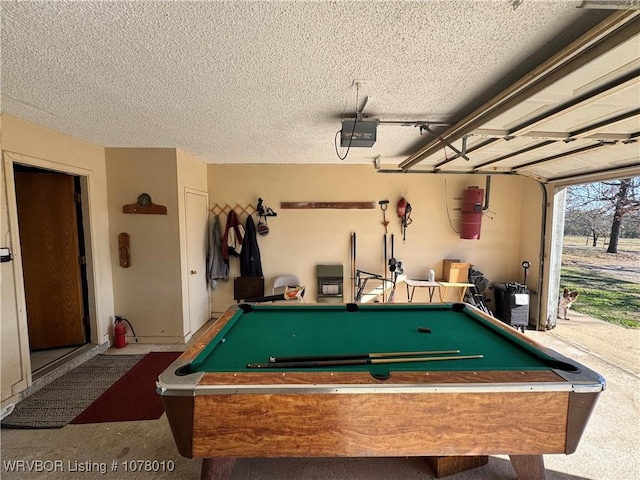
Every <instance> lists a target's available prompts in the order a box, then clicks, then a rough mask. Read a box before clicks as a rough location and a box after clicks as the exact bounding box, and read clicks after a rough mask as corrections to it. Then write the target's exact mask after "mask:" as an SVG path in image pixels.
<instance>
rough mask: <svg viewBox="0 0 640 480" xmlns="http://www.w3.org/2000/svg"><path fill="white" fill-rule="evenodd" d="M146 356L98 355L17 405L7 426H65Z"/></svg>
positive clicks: (3, 422)
mask: <svg viewBox="0 0 640 480" xmlns="http://www.w3.org/2000/svg"><path fill="white" fill-rule="evenodd" d="M143 357H144V355H96V356H95V357H93V358H92V359H90V360H87V361H86V362H85V363H83V364H82V365H80V366H78V367H76V368H74V369H73V370H71V371H70V372H68V373H66V374H65V375H63V376H62V377H60V378H58V379H57V380H55V381H53V382H52V383H50V384H49V385H47V386H46V387H44V388H42V389H41V390H38V391H37V392H36V393H34V394H33V395H31V396H29V397H27V398H25V399H24V400H22V401H21V402H20V403H18V404H17V405H16V408H15V410H14V411H13V413H12V414H11V415H9V416H8V417H6V418H5V419H4V420H2V427H3V428H61V427H64V426H65V425H67V424H68V423H69V422H71V421H72V420H73V419H74V418H75V417H76V416H77V415H78V414H80V413H81V412H82V411H83V410H84V409H85V408H87V407H88V406H89V405H91V403H92V402H93V401H94V400H95V399H97V398H98V397H99V396H100V395H102V393H104V392H105V391H106V390H107V389H108V388H109V387H110V386H111V385H113V383H114V382H116V381H117V380H118V379H119V378H120V377H122V376H123V375H124V374H125V373H126V372H127V371H128V370H129V369H131V368H132V367H133V366H134V365H135V364H136V363H138V362H139V361H140V360H142V358H143Z"/></svg>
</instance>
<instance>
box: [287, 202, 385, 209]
mask: <svg viewBox="0 0 640 480" xmlns="http://www.w3.org/2000/svg"><path fill="white" fill-rule="evenodd" d="M280 208H283V209H285V210H296V209H316V208H326V209H335V210H356V209H358V210H370V209H374V208H376V202H280Z"/></svg>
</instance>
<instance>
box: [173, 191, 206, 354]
mask: <svg viewBox="0 0 640 480" xmlns="http://www.w3.org/2000/svg"><path fill="white" fill-rule="evenodd" d="M187 194H193V195H199V196H201V197H204V198H205V200H206V204H207V210H209V192H207V191H204V190H199V189H197V188H192V187H184V191H183V193H182V203H183V210H182V213H183V215H182V217H183V218H184V222H181V223H182V225H181V229H182V232H181V235H180V238H181V242H180V243H181V245H180V250H181V257H182V258H181V260H180V264H181V265H182V275H181V278H182V285H183V288H182V311H183V321H182V328H183V335H184V337H185V338H184V341H185V342H188V341H189V339H190V338H191V336H192V335H193V334H194V333H195V332H193V331H191V312H190V308H191V305H190V303H189V274H188V272H187V270H188V265H187V264H188V262H187V260H188V258H189V255H188V252H187V235H189V232H187ZM208 227H209V225H208V224H207V228H208ZM207 301H208V303H209V311H211V291H210V290H209V289H208V288H207Z"/></svg>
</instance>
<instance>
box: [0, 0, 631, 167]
mask: <svg viewBox="0 0 640 480" xmlns="http://www.w3.org/2000/svg"><path fill="white" fill-rule="evenodd" d="M516 3H518V2H512V1H507V0H487V1H452V0H446V1H445V0H442V1H438V0H435V1H419V2H414V1H372V0H368V1H363V2H357V1H260V2H259V1H207V2H177V1H176V2H159V1H154V2H150V1H149V2H141V1H139V2H121V1H116V2H104V1H100V2H93V1H85V2H75V1H74V2H70V1H55V2H29V3H27V2H6V1H3V2H2V4H1V9H2V10H1V14H2V110H3V112H7V113H10V114H12V115H15V116H18V117H21V118H24V119H27V120H29V121H33V122H35V123H38V124H41V125H44V126H47V127H49V128H52V129H54V130H57V131H60V132H64V133H66V134H69V135H72V136H74V137H78V138H82V139H85V140H88V141H90V142H93V143H96V144H99V145H103V146H110V147H176V148H179V149H182V150H184V151H186V152H188V153H189V154H191V155H194V156H196V157H198V158H201V159H202V160H203V161H205V162H209V163H289V164H298V163H322V164H327V163H350V164H353V163H371V162H372V160H373V159H374V158H375V157H376V156H378V155H380V159H381V162H382V163H383V165H389V166H393V167H396V166H397V165H398V164H399V163H400V162H402V161H403V160H404V159H405V158H406V157H407V156H408V155H409V154H411V153H412V152H413V151H415V150H416V149H417V148H418V147H419V146H420V145H422V144H424V143H425V142H426V140H427V139H426V138H425V137H424V136H421V135H420V130H419V129H418V128H417V127H414V126H399V125H387V124H382V125H380V126H379V127H378V140H377V142H376V143H375V145H374V146H373V148H358V149H356V148H352V149H351V150H350V151H349V155H348V157H347V159H346V160H340V159H339V158H338V156H337V155H336V149H335V143H334V139H335V135H336V132H337V131H338V130H339V129H340V126H341V124H340V121H341V119H342V118H347V117H352V116H353V115H354V113H355V109H356V106H357V102H358V103H359V105H360V106H361V105H362V102H363V98H364V97H365V96H368V97H369V98H368V102H367V104H366V108H365V110H364V116H365V117H377V118H379V119H381V120H386V121H399V120H408V121H429V120H430V121H436V122H449V123H455V122H457V121H459V120H460V119H462V118H463V117H464V116H465V115H466V114H467V113H469V112H470V111H472V110H473V109H475V108H477V107H479V106H480V105H482V104H483V103H484V102H486V101H487V100H489V99H490V98H491V97H493V96H494V95H496V94H498V93H499V92H500V91H501V90H502V89H504V88H506V87H508V86H509V85H510V84H512V83H513V82H514V81H516V80H518V79H519V78H520V77H522V76H523V75H524V74H526V73H527V72H529V71H530V70H532V69H533V68H534V67H535V66H537V65H538V64H540V63H542V62H543V61H544V60H546V59H547V58H548V57H550V56H551V55H552V54H554V53H555V52H556V51H558V50H560V49H561V48H562V47H564V46H565V45H567V44H568V43H570V42H571V41H573V40H574V39H576V38H577V37H579V36H580V35H581V34H582V33H584V32H585V31H587V30H589V29H590V28H591V27H593V26H594V25H596V24H598V23H599V22H600V21H602V20H603V19H605V18H606V17H607V16H608V15H610V14H611V13H612V12H611V11H609V10H587V9H582V8H576V7H577V5H579V4H580V2H578V1H536V0H524V1H523V2H522V3H520V4H519V6H517V8H514V4H516ZM354 80H366V82H362V83H360V88H356V87H355V86H354V84H353V83H354ZM636 145H637V144H636ZM339 151H340V153H341V154H343V155H344V153H345V150H344V149H339Z"/></svg>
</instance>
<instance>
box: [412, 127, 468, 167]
mask: <svg viewBox="0 0 640 480" xmlns="http://www.w3.org/2000/svg"><path fill="white" fill-rule="evenodd" d="M423 129H424V130H426V131H427V132H429V133H430V134H431V135H433V136H434V137H435V138H438V139H439V140H440V141H441V142H442V143H444V144H445V145H446V146H447V147H449V148H450V149H451V150H453V151H454V152H455V153H456V156H455V157H453V158H459V157H462V158H464V159H465V160H466V161H467V162H468V161H469V157H467V155H466V152H467V137H468V135H464V136H463V137H462V151H460V150H458V149H457V148H456V147H454V146H453V145H451V143H449V142H447V141H446V140H445V139H443V138H442V137H441V136H438V134H437V133H436V132H434V131H433V130H431V129H430V128H429V125H420V133H422V130H423ZM453 158H450V159H449V160H453Z"/></svg>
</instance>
